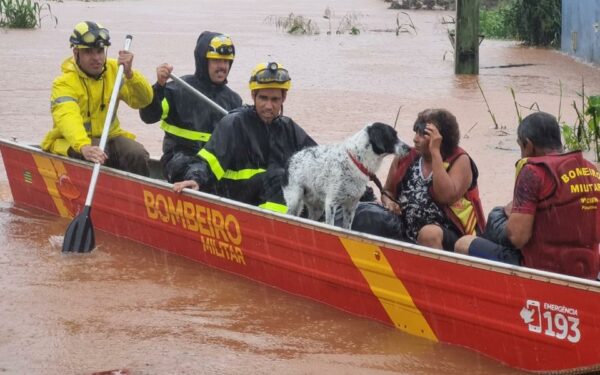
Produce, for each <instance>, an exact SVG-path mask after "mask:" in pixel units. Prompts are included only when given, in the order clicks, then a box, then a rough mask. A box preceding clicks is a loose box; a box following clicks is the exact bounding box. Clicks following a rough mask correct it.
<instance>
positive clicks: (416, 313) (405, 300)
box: [340, 238, 438, 341]
mask: <svg viewBox="0 0 600 375" xmlns="http://www.w3.org/2000/svg"><path fill="white" fill-rule="evenodd" d="M340 241H341V242H342V245H343V246H344V248H345V249H346V251H347V252H348V255H350V258H351V259H352V262H353V263H354V265H355V266H356V268H358V269H359V270H360V272H361V273H362V275H363V276H364V278H365V280H367V283H368V284H369V287H370V288H371V291H372V292H373V294H374V295H375V296H376V297H377V298H378V299H379V302H381V305H382V306H383V308H384V309H385V311H386V313H387V314H388V316H389V318H390V320H391V321H392V322H393V323H394V325H395V326H396V328H398V329H400V330H401V331H404V332H407V333H410V334H412V335H416V336H421V337H424V338H427V339H429V340H433V341H438V339H437V337H436V336H435V334H434V333H433V331H432V330H431V327H430V326H429V323H427V320H425V317H424V316H423V314H422V313H421V311H420V310H419V309H418V308H417V306H415V304H414V302H413V299H412V297H411V296H410V294H409V293H408V291H407V290H406V288H405V287H404V284H403V283H402V281H401V280H400V279H398V277H397V276H396V274H395V273H394V271H393V270H392V267H391V266H390V263H389V262H388V260H387V258H386V257H385V255H384V254H383V252H382V251H381V249H380V248H379V247H378V246H375V245H371V244H367V243H364V242H360V241H354V240H350V239H348V238H340ZM375 254H378V255H379V256H378V257H377V258H376V257H375Z"/></svg>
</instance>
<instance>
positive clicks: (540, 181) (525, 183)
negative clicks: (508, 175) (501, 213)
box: [512, 164, 556, 215]
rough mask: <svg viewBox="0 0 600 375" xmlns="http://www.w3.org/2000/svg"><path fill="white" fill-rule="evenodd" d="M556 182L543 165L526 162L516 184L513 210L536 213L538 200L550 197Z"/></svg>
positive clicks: (529, 213) (521, 212)
mask: <svg viewBox="0 0 600 375" xmlns="http://www.w3.org/2000/svg"><path fill="white" fill-rule="evenodd" d="M555 187H556V182H555V181H554V179H553V178H552V175H550V174H549V173H548V172H547V171H546V169H545V168H544V167H543V166H541V165H534V164H526V165H525V166H524V167H523V169H522V170H521V172H520V173H519V175H518V176H517V182H516V185H515V192H514V197H513V206H512V212H516V213H519V214H528V215H535V212H536V209H537V205H538V202H540V201H541V200H543V199H546V198H548V197H549V196H550V195H551V194H552V193H553V192H554V189H555Z"/></svg>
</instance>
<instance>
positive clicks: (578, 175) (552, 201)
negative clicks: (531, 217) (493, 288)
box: [517, 151, 600, 280]
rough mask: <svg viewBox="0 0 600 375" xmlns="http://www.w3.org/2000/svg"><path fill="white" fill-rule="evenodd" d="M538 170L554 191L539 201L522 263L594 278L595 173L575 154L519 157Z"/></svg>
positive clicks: (598, 257) (599, 259)
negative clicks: (547, 174)
mask: <svg viewBox="0 0 600 375" xmlns="http://www.w3.org/2000/svg"><path fill="white" fill-rule="evenodd" d="M525 164H534V165H540V166H543V167H544V168H545V169H546V171H547V172H548V173H549V174H550V176H551V177H552V179H553V180H554V182H555V189H554V191H553V192H552V193H551V194H549V196H547V197H539V199H540V200H539V203H538V205H537V210H536V212H535V221H534V224H533V233H532V235H531V238H530V240H529V241H528V242H527V243H526V244H525V246H523V248H522V249H521V252H522V254H523V259H524V265H525V266H528V267H532V268H537V269H543V270H548V271H553V272H559V273H564V274H568V275H573V276H578V277H584V278H587V279H593V280H595V279H596V278H597V277H598V273H599V271H600V247H599V246H600V245H599V244H600V203H599V202H600V172H598V170H597V169H596V167H595V166H594V165H593V164H592V163H590V162H589V161H587V160H585V159H584V158H583V155H582V154H581V152H580V151H577V152H571V153H567V154H561V155H546V156H538V157H531V158H526V159H522V160H520V161H519V162H518V163H517V182H518V178H519V174H520V171H521V169H522V167H523V166H524V165H525Z"/></svg>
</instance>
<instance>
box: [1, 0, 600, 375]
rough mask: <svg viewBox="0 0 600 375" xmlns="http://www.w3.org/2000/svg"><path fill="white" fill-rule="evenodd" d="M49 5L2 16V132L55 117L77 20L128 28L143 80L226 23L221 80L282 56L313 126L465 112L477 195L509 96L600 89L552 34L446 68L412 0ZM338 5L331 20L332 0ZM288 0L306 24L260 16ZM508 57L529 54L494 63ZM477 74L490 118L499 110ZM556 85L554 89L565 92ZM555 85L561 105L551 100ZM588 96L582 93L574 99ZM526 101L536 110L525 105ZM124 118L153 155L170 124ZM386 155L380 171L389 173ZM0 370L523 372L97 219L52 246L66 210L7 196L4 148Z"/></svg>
mask: <svg viewBox="0 0 600 375" xmlns="http://www.w3.org/2000/svg"><path fill="white" fill-rule="evenodd" d="M50 5H51V9H52V12H53V14H54V15H55V16H57V17H58V20H59V23H58V25H57V26H56V27H53V25H52V24H51V22H50V20H49V19H45V20H44V21H43V27H42V28H41V29H37V30H0V51H1V52H0V66H2V72H1V73H0V83H1V85H0V116H1V119H2V121H1V122H0V136H1V137H2V138H16V139H18V140H20V141H32V142H36V143H37V142H39V141H40V140H41V138H42V137H43V135H44V134H45V133H46V131H47V130H48V129H49V128H50V127H51V118H50V115H49V96H50V87H51V83H52V80H53V78H54V77H55V76H56V75H58V74H59V66H60V63H61V62H62V60H63V59H64V58H65V57H66V56H68V54H69V53H70V51H69V49H68V37H69V35H70V33H71V30H72V27H73V25H75V24H76V23H77V22H79V21H82V20H94V21H98V22H101V23H102V24H103V25H104V26H106V27H107V28H109V29H110V31H111V35H112V41H113V46H112V47H111V48H110V49H109V55H110V56H111V57H114V56H115V54H116V51H117V49H118V48H120V46H121V45H122V43H123V41H124V36H125V35H126V34H132V35H133V36H134V39H133V45H132V51H133V52H134V53H135V61H134V67H135V68H137V69H139V70H141V71H142V73H144V74H145V75H146V76H147V77H148V79H149V80H150V81H151V82H154V81H155V67H156V66H157V65H158V64H160V63H162V62H169V63H171V64H173V65H174V66H175V71H174V73H175V74H178V75H184V74H188V73H191V72H193V70H194V61H193V48H194V46H195V41H196V38H197V36H198V34H199V33H200V32H201V31H202V30H212V31H219V32H224V33H228V34H230V35H231V37H232V38H233V40H234V43H235V45H236V53H237V54H236V60H235V63H234V65H233V69H232V72H231V74H230V79H229V80H230V86H231V87H232V88H233V89H234V90H235V91H237V92H238V93H240V95H241V96H242V98H243V99H244V101H245V102H249V101H250V95H249V92H248V88H247V80H248V77H249V73H250V71H251V69H252V67H253V66H254V65H255V64H256V63H258V62H262V61H266V60H276V61H279V62H281V63H283V64H284V65H285V66H286V67H287V68H288V69H289V71H290V74H291V76H292V79H293V81H292V82H293V87H292V89H291V91H290V92H289V95H288V100H287V101H286V103H285V113H286V115H288V116H290V117H292V118H293V119H295V120H296V122H298V123H299V124H300V125H301V126H303V127H304V128H305V129H306V130H307V131H308V132H309V133H310V134H311V135H313V137H314V138H315V139H316V140H317V141H318V142H320V143H330V142H336V141H340V140H342V139H343V138H345V137H347V136H349V135H351V134H353V133H354V132H356V131H357V130H358V129H360V128H361V127H363V126H364V125H365V124H367V123H370V122H374V121H382V122H387V123H390V124H393V123H394V121H395V119H396V113H397V111H398V108H399V106H402V109H401V111H400V115H399V119H398V125H397V127H398V132H399V134H400V136H401V137H402V138H403V139H405V140H406V141H407V142H410V141H411V139H412V122H413V120H414V118H415V117H416V114H417V113H418V112H419V111H421V110H423V109H425V108H428V107H445V108H447V109H449V110H450V111H452V112H453V113H454V114H455V115H456V116H457V118H458V120H459V123H460V124H461V130H462V134H463V135H465V134H466V135H467V136H466V137H464V138H463V139H462V140H461V146H462V147H463V148H465V149H466V150H467V151H469V152H470V153H471V155H472V156H473V158H474V159H475V161H476V162H477V164H478V166H479V170H480V190H481V192H482V198H483V203H484V206H485V209H486V211H489V210H490V209H491V208H492V207H493V206H494V205H498V204H504V203H506V202H507V201H508V200H509V199H510V198H511V195H512V189H511V188H512V185H513V182H514V181H513V178H514V177H513V176H514V162H515V161H516V160H517V159H518V157H519V151H518V146H517V145H516V141H515V139H516V137H515V129H516V122H517V114H516V112H515V109H514V108H515V105H514V103H513V99H512V96H511V93H510V88H513V89H514V91H515V93H516V96H517V101H518V102H519V103H520V104H521V105H523V106H524V107H529V106H531V105H532V104H533V103H536V104H537V105H539V107H540V108H541V109H542V110H545V111H548V112H551V113H553V114H555V115H556V114H558V112H559V107H560V108H561V116H562V119H563V120H568V121H572V120H573V119H574V118H575V113H574V111H573V109H572V102H573V101H574V100H576V101H577V103H580V100H579V99H578V97H577V92H578V91H581V84H582V79H583V81H584V83H585V91H586V93H588V94H591V93H596V94H598V93H600V74H599V73H600V70H599V69H598V68H597V67H593V66H590V65H588V64H583V63H580V62H577V61H575V60H573V59H572V58H570V57H568V56H564V55H562V54H561V53H559V52H556V51H553V50H545V49H536V48H526V47H521V46H519V45H517V44H515V43H512V42H505V41H491V40H484V41H483V43H482V45H481V49H480V66H481V70H480V74H479V76H455V75H454V73H453V72H454V63H453V58H452V46H451V45H450V42H449V40H448V37H447V33H446V27H445V26H444V25H443V24H442V23H441V19H442V17H443V16H449V15H452V13H451V12H434V11H414V12H408V14H409V15H410V18H411V20H412V22H414V25H415V26H416V33H415V32H412V33H401V34H400V35H399V36H396V34H395V33H394V32H382V31H381V30H385V29H393V28H395V26H396V17H397V16H398V17H399V22H400V23H409V19H408V16H406V15H405V14H402V13H398V12H396V11H392V10H388V9H386V7H387V4H386V3H384V2H383V1H380V0H332V1H329V2H327V3H324V2H322V1H317V0H298V1H294V2H285V1H275V0H265V1H260V2H257V1H248V0H231V1H217V0H202V1H198V0H178V1H176V2H166V1H159V0H150V1H106V2H79V1H76V2H74V1H65V2H61V3H58V2H51V3H50ZM327 6H328V7H329V8H330V9H331V10H332V11H333V12H334V16H333V18H332V29H333V30H334V33H333V35H327V34H326V31H327V29H328V23H327V20H325V19H323V18H322V15H323V12H324V10H325V7H327ZM290 12H294V13H295V14H302V15H304V16H307V17H310V18H312V19H313V20H314V22H316V23H317V24H318V25H319V26H320V29H321V34H319V35H314V36H290V35H287V34H285V33H282V32H280V31H277V30H276V28H275V25H273V24H272V23H268V22H265V19H266V18H267V17H269V16H275V17H284V16H287V15H288V14H289V13H290ZM349 12H351V13H352V14H354V15H357V16H359V21H360V23H361V26H362V29H363V32H362V33H361V34H360V35H358V36H351V35H336V34H335V29H336V28H337V26H338V24H339V22H340V20H341V18H342V17H343V16H344V15H346V14H347V13H349ZM510 64H532V65H527V66H521V67H512V68H502V67H500V66H504V65H510ZM477 79H478V80H479V83H480V85H481V87H482V89H483V91H484V93H485V95H486V97H487V100H488V102H489V105H490V108H491V110H492V112H493V113H494V115H495V117H496V119H497V121H498V123H499V124H500V126H502V127H504V129H499V130H496V129H493V123H492V120H491V118H490V115H489V113H488V109H487V107H486V104H485V103H484V101H483V98H482V96H481V93H480V91H479V88H478V86H477V83H476V82H477ZM561 86H562V96H561ZM559 103H562V105H559ZM579 107H580V108H581V105H580V104H579ZM521 111H522V113H523V114H527V113H529V111H528V110H527V109H524V108H521ZM119 116H120V118H121V121H122V124H123V126H124V127H125V128H126V129H128V130H131V131H133V132H135V133H136V134H137V135H138V139H139V140H140V141H141V142H142V143H144V145H145V146H146V147H147V149H148V150H149V151H150V153H151V154H152V155H154V156H157V157H158V156H160V150H161V141H162V136H163V133H162V131H161V130H160V129H159V127H158V125H145V124H143V123H142V122H141V121H140V120H139V118H138V115H137V112H136V111H133V110H131V109H129V108H127V107H126V106H122V107H121V108H120V110H119ZM386 167H387V165H386V166H384V167H383V168H382V170H381V171H380V172H379V173H378V175H379V176H380V178H385V175H386V172H387V169H386ZM0 169H1V170H0V300H1V304H0V321H1V322H2V324H0V372H1V373H9V374H50V375H53V374H91V373H94V372H98V371H106V370H111V369H124V370H126V371H127V372H129V373H130V374H175V373H177V374H204V373H206V374H213V373H219V374H221V373H222V374H266V373H286V374H312V373H319V374H320V373H335V374H424V375H433V374H464V373H467V374H517V373H519V372H518V371H516V370H512V369H508V368H506V367H504V366H502V365H501V364H499V363H497V362H494V361H492V360H489V359H487V358H485V357H483V356H480V355H478V354H476V353H474V352H472V351H470V350H466V349H462V348H457V347H452V346H449V345H445V344H436V343H432V342H429V341H426V340H424V339H420V338H416V337H412V336H409V335H407V334H404V333H401V332H399V331H396V330H394V329H392V328H389V327H387V326H383V325H381V324H379V323H374V322H371V321H368V320H365V319H361V318H357V317H354V316H351V315H349V314H346V313H343V312H339V311H337V310H334V309H332V308H329V307H327V306H324V305H321V304H318V303H314V302H312V301H308V300H305V299H302V298H300V297H295V296H292V295H288V294H286V293H283V292H280V291H278V290H275V289H272V288H270V287H266V286H263V285H260V284H257V283H255V282H252V281H249V280H246V279H243V278H240V277H238V276H233V275H229V274H227V273H224V272H221V271H216V270H212V269H210V268H207V267H204V266H202V265H199V264H195V263H192V262H190V261H188V260H185V259H181V258H178V257H175V256H171V255H168V254H165V253H162V252H160V251H157V250H155V249H152V248H149V247H145V246H141V245H139V244H136V243H133V242H129V241H125V240H121V239H118V238H115V237H113V236H110V235H106V234H104V233H98V232H97V233H96V235H97V239H96V242H97V244H98V247H97V248H96V250H95V251H93V252H92V253H90V254H87V255H78V254H69V255H63V254H61V252H60V248H61V245H62V235H63V234H64V231H65V229H66V226H67V225H68V220H64V219H58V218H55V217H52V216H49V215H47V214H44V213H42V212H38V211H35V210H31V209H28V208H25V207H20V206H18V205H15V204H14V203H13V200H12V197H11V193H10V190H9V186H8V182H7V179H6V175H5V173H4V166H3V165H2V166H0Z"/></svg>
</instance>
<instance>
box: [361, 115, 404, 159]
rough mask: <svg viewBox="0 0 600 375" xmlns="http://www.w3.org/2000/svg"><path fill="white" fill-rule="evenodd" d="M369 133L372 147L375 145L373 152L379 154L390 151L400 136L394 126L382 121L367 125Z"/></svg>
mask: <svg viewBox="0 0 600 375" xmlns="http://www.w3.org/2000/svg"><path fill="white" fill-rule="evenodd" d="M367 134H368V135H369V142H370V143H371V147H373V152H375V153H376V154H377V155H381V154H385V153H390V150H393V148H394V144H395V143H396V138H397V137H398V135H397V133H396V130H394V128H392V127H391V126H389V125H387V124H384V123H382V122H374V123H373V124H371V125H370V126H369V127H367Z"/></svg>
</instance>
